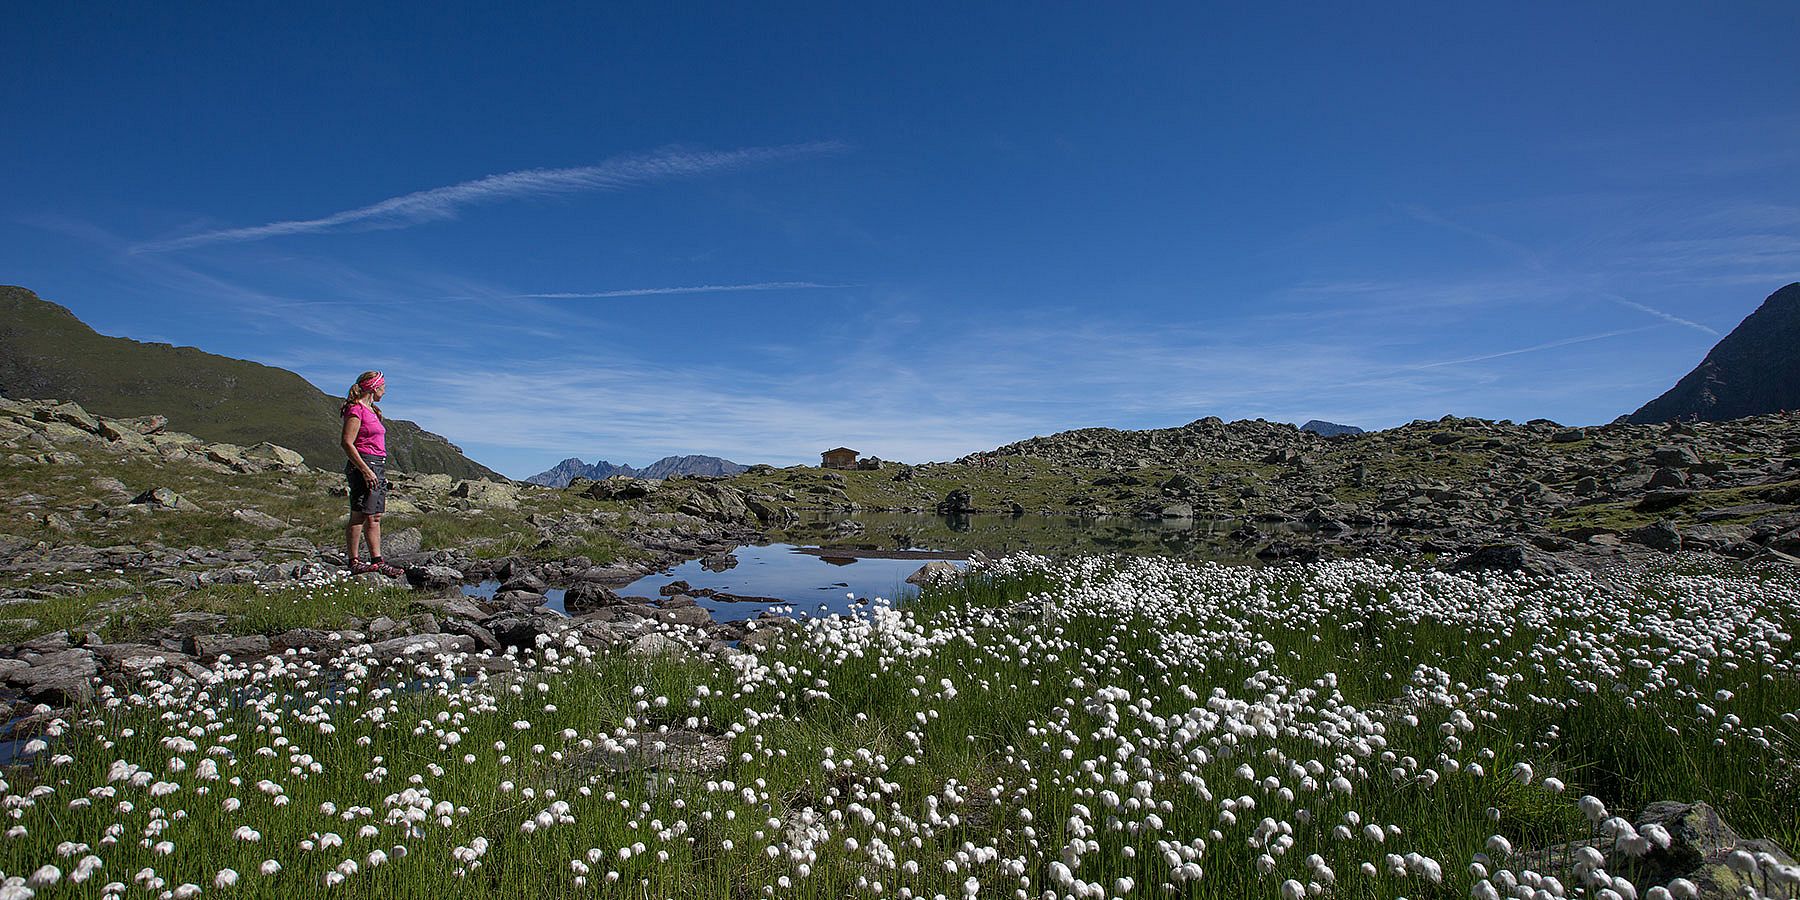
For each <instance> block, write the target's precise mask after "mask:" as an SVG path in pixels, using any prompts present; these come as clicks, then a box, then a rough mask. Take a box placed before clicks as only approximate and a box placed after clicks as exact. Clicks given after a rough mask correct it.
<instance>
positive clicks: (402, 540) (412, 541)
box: [381, 528, 424, 556]
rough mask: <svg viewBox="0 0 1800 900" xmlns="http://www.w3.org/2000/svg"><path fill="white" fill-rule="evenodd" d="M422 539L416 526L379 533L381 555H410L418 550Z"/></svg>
mask: <svg viewBox="0 0 1800 900" xmlns="http://www.w3.org/2000/svg"><path fill="white" fill-rule="evenodd" d="M423 540H424V536H423V535H422V534H420V532H419V529H417V528H398V529H395V530H393V531H383V532H382V533H381V555H383V556H411V555H413V554H414V553H417V552H419V547H420V545H421V543H422V542H423Z"/></svg>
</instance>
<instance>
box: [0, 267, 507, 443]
mask: <svg viewBox="0 0 1800 900" xmlns="http://www.w3.org/2000/svg"><path fill="white" fill-rule="evenodd" d="M0 396H4V397H13V398H21V397H33V398H43V397H55V398H58V399H62V400H71V401H74V402H77V403H79V404H81V405H82V407H84V408H85V409H86V410H87V411H88V412H90V413H93V414H96V415H102V416H110V417H114V418H130V417H133V416H140V415H146V414H150V413H155V414H159V415H163V416H167V417H168V420H169V425H170V427H171V428H174V429H177V430H180V431H183V432H188V433H191V434H194V435H197V436H199V437H201V438H203V439H205V440H207V441H215V442H224V443H230V444H237V445H255V444H260V443H264V442H272V443H275V444H279V445H281V446H284V447H291V448H293V449H294V450H297V451H299V453H300V454H301V455H302V456H304V457H305V458H306V461H307V462H308V463H310V464H312V465H314V466H318V467H321V468H330V469H335V468H339V467H341V466H342V465H343V456H344V452H343V450H341V449H340V448H339V446H338V443H337V435H338V423H339V420H338V405H339V403H340V402H341V401H340V400H338V399H335V398H333V397H330V396H327V395H326V394H325V393H323V392H322V391H320V390H319V389H318V388H316V387H314V386H313V385H312V384H311V383H309V382H308V381H307V380H306V379H304V378H301V377H300V376H299V375H296V374H294V373H293V372H289V371H287V370H286V369H278V368H275V367H273V366H265V365H262V364H260V363H254V362H250V361H248V360H241V359H231V358H229V357H225V356H218V355H216V354H212V353H206V352H204V351H201V350H197V349H195V348H193V347H172V346H170V345H168V344H155V343H143V342H140V341H134V340H130V339H128V338H118V337H107V336H105V335H102V334H98V333H96V332H95V331H94V330H93V329H92V328H89V327H88V326H87V325H86V324H85V323H83V322H82V321H81V320H80V319H78V318H76V317H75V315H74V313H71V312H70V311H69V310H67V309H65V308H63V307H61V306H58V305H56V304H54V303H50V302H48V301H46V300H43V299H41V298H39V297H38V296H37V295H36V294H34V293H32V292H31V291H28V290H26V289H24V288H21V287H11V286H0ZM387 442H388V456H389V459H390V460H391V465H392V467H393V468H395V469H397V470H400V471H407V472H437V473H442V474H446V475H450V476H452V477H456V478H499V477H501V476H500V475H498V474H497V473H495V472H494V471H492V470H491V469H488V468H487V467H486V466H483V465H481V464H480V463H477V462H475V461H474V460H471V459H469V458H468V457H467V456H464V455H463V453H462V450H461V449H460V448H458V447H457V446H456V445H455V444H452V443H450V442H449V441H448V440H446V439H445V438H443V437H442V436H440V435H436V434H432V433H431V432H429V431H426V430H424V429H422V428H420V427H419V426H418V425H417V424H415V423H413V422H409V421H406V420H404V419H392V420H389V421H388V433H387Z"/></svg>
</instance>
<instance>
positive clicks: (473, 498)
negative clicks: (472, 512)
mask: <svg viewBox="0 0 1800 900" xmlns="http://www.w3.org/2000/svg"><path fill="white" fill-rule="evenodd" d="M450 496H452V497H460V498H463V499H465V500H468V501H469V502H470V503H471V504H473V505H475V506H487V507H497V508H501V509H511V508H513V507H515V506H518V505H519V486H518V485H516V484H513V483H512V482H500V481H487V480H479V481H475V480H464V481H459V482H457V483H456V487H454V488H451V489H450Z"/></svg>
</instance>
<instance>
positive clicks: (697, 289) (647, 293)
mask: <svg viewBox="0 0 1800 900" xmlns="http://www.w3.org/2000/svg"><path fill="white" fill-rule="evenodd" d="M842 287H853V285H847V284H820V283H818V282H813V281H761V282H757V283H755V284H700V285H694V286H693V287H657V288H625V289H622V290H616V291H585V292H572V293H571V292H565V293H552V294H517V295H515V296H518V297H529V298H532V299H537V300H610V299H614V298H620V297H659V296H662V295H664V294H731V293H737V292H739V291H806V290H818V289H821V288H842Z"/></svg>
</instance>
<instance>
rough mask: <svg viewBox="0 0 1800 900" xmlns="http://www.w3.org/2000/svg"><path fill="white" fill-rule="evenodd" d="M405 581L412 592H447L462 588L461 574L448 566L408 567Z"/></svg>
mask: <svg viewBox="0 0 1800 900" xmlns="http://www.w3.org/2000/svg"><path fill="white" fill-rule="evenodd" d="M406 581H407V583H408V584H410V585H412V587H413V589H414V590H419V591H433V592H436V591H448V590H455V589H456V588H459V587H461V586H462V583H463V573H462V572H461V571H459V570H457V569H452V568H450V567H449V566H409V567H408V568H407V570H406Z"/></svg>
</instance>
